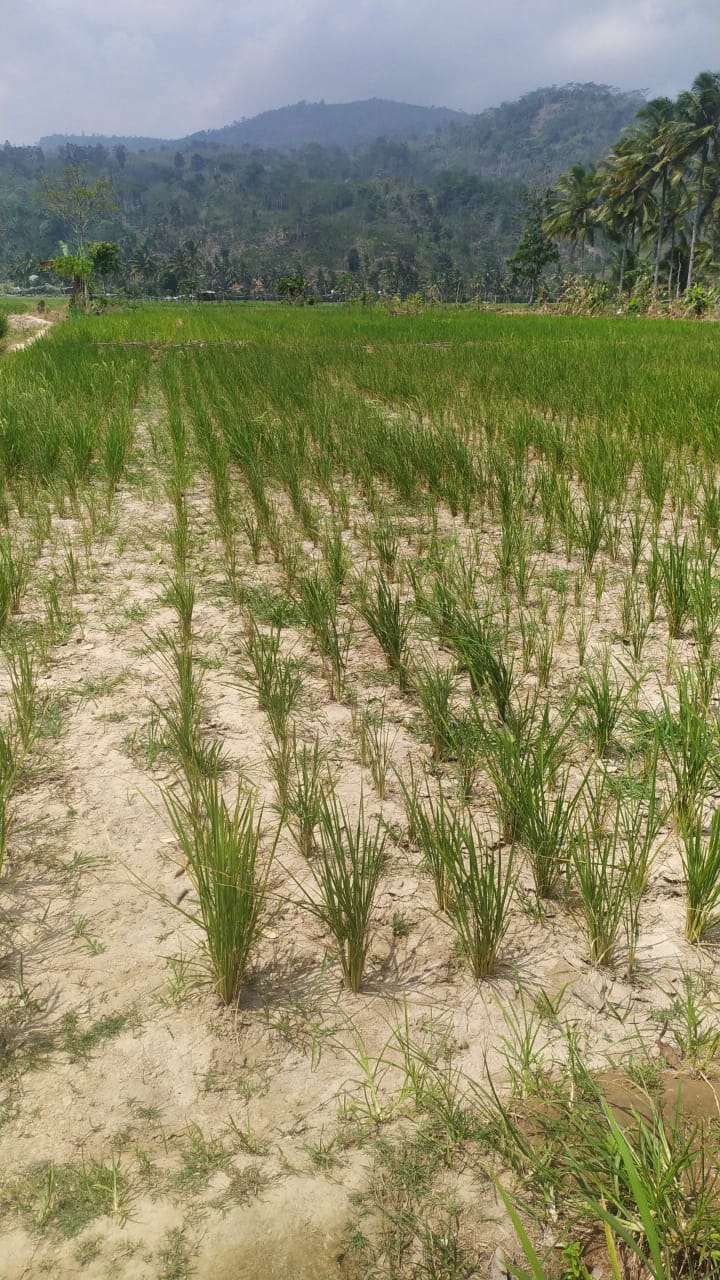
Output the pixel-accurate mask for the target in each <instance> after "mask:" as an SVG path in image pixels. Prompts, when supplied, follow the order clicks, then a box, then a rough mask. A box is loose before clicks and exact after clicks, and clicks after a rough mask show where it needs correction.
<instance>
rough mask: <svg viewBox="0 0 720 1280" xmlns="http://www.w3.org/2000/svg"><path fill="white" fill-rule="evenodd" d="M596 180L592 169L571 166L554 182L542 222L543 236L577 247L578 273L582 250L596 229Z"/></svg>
mask: <svg viewBox="0 0 720 1280" xmlns="http://www.w3.org/2000/svg"><path fill="white" fill-rule="evenodd" d="M597 196H598V176H597V173H596V171H595V165H592V164H591V165H589V166H588V168H587V169H586V168H585V166H584V165H582V164H574V165H573V166H572V168H571V169H570V170H569V172H568V173H564V174H563V175H562V176H561V177H560V178H559V179H558V182H557V186H556V188H555V190H554V191H553V192H552V195H551V197H550V201H549V205H550V207H549V210H548V213H547V215H546V217H545V220H544V228H545V231H546V233H547V235H550V236H558V237H559V238H560V239H561V240H569V241H570V243H571V244H579V245H580V271H581V272H583V271H584V270H585V247H586V245H588V244H592V243H593V238H594V233H595V229H596V227H597V225H598V214H597Z"/></svg>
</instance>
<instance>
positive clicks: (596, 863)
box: [572, 803, 632, 968]
mask: <svg viewBox="0 0 720 1280" xmlns="http://www.w3.org/2000/svg"><path fill="white" fill-rule="evenodd" d="M619 835H620V816H619V803H618V805H617V807H616V811H615V814H614V819H613V820H612V821H611V826H610V830H609V831H601V830H599V829H598V826H597V824H596V823H594V822H592V821H589V820H587V821H586V822H585V823H584V824H582V825H581V826H580V827H579V830H578V831H577V834H576V838H575V842H574V845H573V848H572V866H573V870H574V873H575V874H574V881H575V884H576V886H577V890H578V894H579V909H580V915H581V917H582V920H583V924H584V927H585V934H586V937H587V942H588V949H589V952H590V961H591V963H592V964H595V965H602V966H606V967H608V968H612V967H613V965H614V963H615V959H616V946H617V942H618V937H619V935H620V932H621V930H622V929H623V927H624V925H625V922H626V919H627V915H628V911H629V909H630V906H631V894H632V882H631V877H630V872H629V869H628V865H627V863H626V862H624V861H623V860H622V858H621V854H620V847H619Z"/></svg>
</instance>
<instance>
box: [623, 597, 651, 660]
mask: <svg viewBox="0 0 720 1280" xmlns="http://www.w3.org/2000/svg"><path fill="white" fill-rule="evenodd" d="M621 628H622V636H623V640H624V641H625V642H626V644H628V645H629V646H630V650H631V652H632V656H633V658H634V659H635V661H636V662H640V660H641V658H642V652H643V648H644V645H645V640H646V638H647V633H648V630H649V628H650V617H649V614H647V613H646V612H645V609H644V607H643V602H642V597H641V594H640V591H639V589H638V585H637V582H636V581H635V579H634V578H628V579H627V580H626V582H625V587H624V590H623V598H622V608H621Z"/></svg>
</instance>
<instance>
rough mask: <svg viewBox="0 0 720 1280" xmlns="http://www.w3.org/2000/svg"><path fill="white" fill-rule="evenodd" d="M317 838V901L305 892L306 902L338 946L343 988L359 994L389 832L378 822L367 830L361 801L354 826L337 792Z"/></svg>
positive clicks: (325, 808)
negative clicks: (372, 828) (374, 903)
mask: <svg viewBox="0 0 720 1280" xmlns="http://www.w3.org/2000/svg"><path fill="white" fill-rule="evenodd" d="M318 832H319V848H318V851H317V857H316V859H315V860H314V861H313V864H312V870H313V878H314V881H315V886H316V889H317V891H318V894H319V896H318V897H314V896H312V897H311V896H310V895H309V894H308V893H307V892H306V893H305V902H306V905H307V907H308V909H309V910H310V911H311V912H312V914H313V915H315V916H316V917H317V919H318V920H320V921H322V923H323V924H324V925H325V926H326V928H327V929H328V930H329V932H330V933H331V934H332V936H333V938H334V940H335V945H336V948H337V953H338V959H339V961H340V968H341V970H342V975H343V982H344V983H345V986H346V987H347V988H348V989H349V990H350V991H354V992H357V991H359V990H360V988H361V986H362V980H363V973H364V970H365V960H366V958H367V952H368V948H369V946H370V936H371V934H370V930H371V915H372V908H373V902H374V900H375V895H376V893H377V889H378V886H379V883H380V878H381V875H382V871H383V867H384V865H385V845H386V841H387V832H386V831H385V830H384V829H383V828H382V826H381V824H380V823H379V822H377V821H376V822H375V825H374V830H372V831H371V830H370V829H369V828H368V826H367V825H366V822H365V810H364V804H363V800H362V797H361V800H360V808H359V812H358V817H357V820H356V822H355V823H354V824H353V822H352V820H351V818H350V817H349V815H348V814H347V812H346V811H345V810H344V809H343V808H342V806H341V805H340V803H339V801H338V799H337V797H336V796H335V794H334V792H331V793H330V795H329V796H328V795H327V794H326V795H324V796H323V800H322V804H321V806H320V815H319V826H318Z"/></svg>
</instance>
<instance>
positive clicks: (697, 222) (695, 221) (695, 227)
mask: <svg viewBox="0 0 720 1280" xmlns="http://www.w3.org/2000/svg"><path fill="white" fill-rule="evenodd" d="M708 146H709V142H708V140H707V139H706V140H705V143H704V145H703V149H702V152H701V153H700V174H699V176H698V197H697V204H696V205H695V217H694V218H693V229H692V239H691V241H690V261H689V262H688V273H687V284H686V285H685V288H686V289H690V288H691V287H692V276H693V265H694V262H695V244H696V242H697V234H698V228H699V226H700V212H701V209H702V188H703V178H704V177H705V164H706V162H707V153H708Z"/></svg>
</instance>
